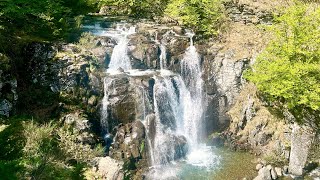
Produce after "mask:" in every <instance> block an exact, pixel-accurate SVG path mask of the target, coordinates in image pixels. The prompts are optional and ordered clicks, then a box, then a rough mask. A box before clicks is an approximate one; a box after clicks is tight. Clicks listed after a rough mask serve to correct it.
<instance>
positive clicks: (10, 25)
mask: <svg viewBox="0 0 320 180" xmlns="http://www.w3.org/2000/svg"><path fill="white" fill-rule="evenodd" d="M93 5H94V1H93V0H41V1H40V0H14V1H13V0H2V1H0V9H1V10H0V31H1V32H0V33H1V35H2V38H7V37H11V36H18V37H25V36H29V37H32V36H34V37H37V38H40V39H44V40H47V39H48V40H51V39H56V38H60V37H62V36H64V35H65V33H66V31H67V30H68V29H69V28H70V27H71V25H70V19H72V18H74V17H76V16H77V15H80V14H83V13H84V12H85V11H88V10H90V9H91V7H92V6H93ZM0 38H1V37H0Z"/></svg>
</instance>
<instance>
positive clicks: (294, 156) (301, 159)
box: [289, 124, 315, 176]
mask: <svg viewBox="0 0 320 180" xmlns="http://www.w3.org/2000/svg"><path fill="white" fill-rule="evenodd" d="M314 136H315V135H314V133H312V131H311V129H309V128H307V127H305V126H304V127H301V126H299V125H297V124H294V125H293V129H292V135H291V152H290V161H289V173H291V174H294V175H297V176H301V175H302V174H303V173H304V171H303V170H304V167H305V165H306V162H307V158H308V154H309V149H310V147H311V144H312V140H313V138H314Z"/></svg>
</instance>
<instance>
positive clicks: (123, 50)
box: [108, 25, 135, 71]
mask: <svg viewBox="0 0 320 180" xmlns="http://www.w3.org/2000/svg"><path fill="white" fill-rule="evenodd" d="M116 30H117V32H118V33H117V34H115V35H112V34H109V36H111V37H113V38H114V39H115V40H116V41H117V43H118V44H117V45H116V46H115V47H114V49H113V52H112V55H111V61H110V64H109V68H108V71H114V70H118V69H119V68H122V69H123V70H125V71H127V70H130V69H132V67H131V63H130V57H129V56H128V43H129V39H128V36H129V35H131V34H134V33H135V27H130V28H129V29H128V28H126V27H125V26H121V25H118V26H117V29H116Z"/></svg>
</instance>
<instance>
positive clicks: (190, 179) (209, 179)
mask: <svg viewBox="0 0 320 180" xmlns="http://www.w3.org/2000/svg"><path fill="white" fill-rule="evenodd" d="M254 162H255V156H253V155H251V154H249V153H247V152H235V151H231V150H228V149H226V148H215V147H208V146H206V147H205V148H203V147H201V148H199V149H197V150H195V151H193V152H191V153H190V154H189V155H188V156H187V158H186V160H184V161H179V162H174V163H171V164H170V165H168V166H165V167H164V166H162V167H155V168H153V169H152V170H151V171H150V175H149V176H148V177H147V179H152V180H178V179H179V180H180V179H181V180H237V179H239V180H242V179H243V178H247V179H253V178H254V177H255V176H257V172H256V170H255V163H254Z"/></svg>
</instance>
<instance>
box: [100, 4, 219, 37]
mask: <svg viewBox="0 0 320 180" xmlns="http://www.w3.org/2000/svg"><path fill="white" fill-rule="evenodd" d="M222 2H223V0H164V1H161V0H142V1H138V0H129V1H123V0H103V1H101V2H100V3H99V4H100V6H117V7H119V8H120V9H122V10H123V13H124V14H125V15H130V16H133V17H138V18H152V17H156V16H165V17H167V18H169V19H171V20H172V21H175V22H176V23H178V24H179V25H183V26H186V27H188V28H191V29H193V30H194V31H195V32H197V33H198V34H203V35H205V36H207V37H211V36H215V35H217V34H218V33H219V28H220V26H221V24H222V22H223V20H224V8H223V4H222ZM117 13H119V12H118V11H117Z"/></svg>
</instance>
